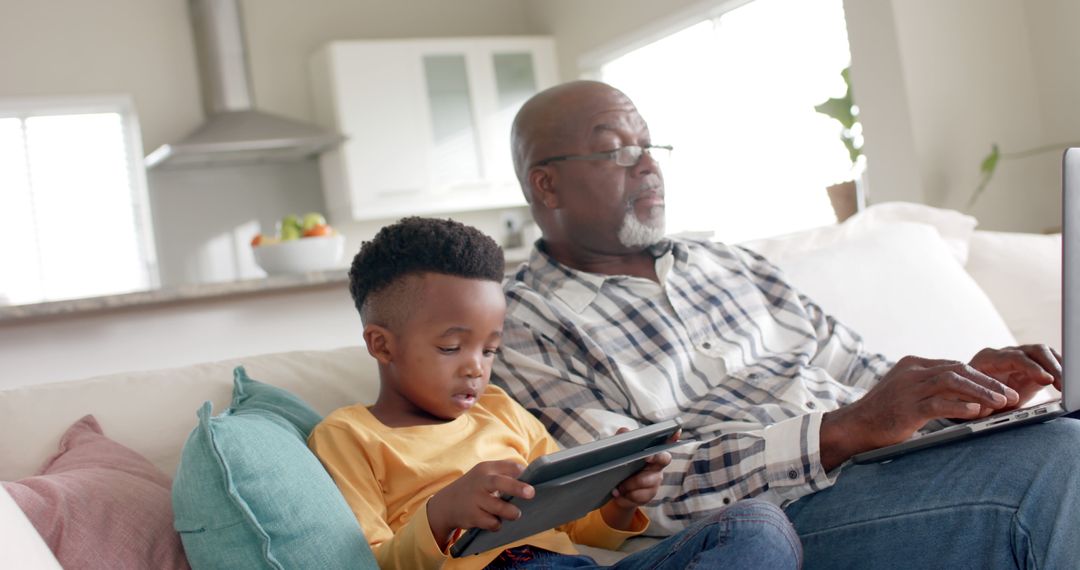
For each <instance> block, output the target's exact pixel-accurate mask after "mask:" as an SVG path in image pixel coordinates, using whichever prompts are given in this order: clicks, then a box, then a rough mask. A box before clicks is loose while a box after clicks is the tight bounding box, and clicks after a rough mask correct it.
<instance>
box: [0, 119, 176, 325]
mask: <svg viewBox="0 0 1080 570" xmlns="http://www.w3.org/2000/svg"><path fill="white" fill-rule="evenodd" d="M141 150H142V143H141V141H140V138H139V129H138V121H137V119H136V117H135V113H134V106H133V105H132V103H131V101H130V100H128V99H126V98H107V99H82V100H65V101H59V100H33V101H17V102H13V101H0V212H2V214H3V223H0V268H2V270H0V301H2V302H6V303H11V304H25V303H35V302H41V301H49V300H56V299H72V298H79V297H91V296H98V295H107V294H114V293H121V292H129V291H135V290H141V289H147V288H149V287H152V286H155V285H156V284H157V283H156V281H157V271H156V263H155V255H154V249H153V241H152V237H151V236H152V233H151V228H150V222H149V220H150V216H149V210H148V207H147V199H146V183H145V173H144V170H143V166H142V157H141Z"/></svg>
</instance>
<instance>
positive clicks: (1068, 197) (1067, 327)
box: [851, 148, 1080, 463]
mask: <svg viewBox="0 0 1080 570" xmlns="http://www.w3.org/2000/svg"><path fill="white" fill-rule="evenodd" d="M1061 180H1062V184H1061V186H1062V188H1061V223H1062V231H1063V232H1064V233H1063V235H1062V240H1061V241H1062V255H1061V277H1062V283H1061V295H1062V299H1061V300H1062V305H1061V307H1062V314H1061V324H1062V331H1061V332H1062V335H1061V344H1062V360H1063V362H1062V368H1063V378H1062V386H1061V398H1060V399H1056V400H1050V401H1043V402H1041V403H1039V404H1036V405H1029V406H1027V407H1024V408H1020V409H1016V410H1012V411H1008V412H1002V413H1000V414H995V415H992V416H988V417H985V418H982V419H979V420H972V421H969V422H962V423H957V424H955V425H951V426H949V427H946V428H944V429H941V430H939V431H935V432H932V433H927V434H916V435H915V436H914V437H912V438H911V439H909V440H907V441H904V442H901V443H898V444H896V445H890V446H887V447H882V448H880V449H874V450H871V451H867V452H865V453H860V454H858V455H856V456H854V457H852V458H851V459H852V461H854V462H855V463H875V462H879V461H887V460H890V459H894V458H896V457H898V456H900V455H904V454H907V453H911V452H913V451H918V450H920V449H926V448H928V447H934V446H937V445H941V444H944V443H949V442H953V441H958V440H962V439H967V438H970V437H975V436H981V435H986V434H990V433H993V432H996V431H998V430H1003V429H1011V428H1014V427H1017V426H1022V425H1025V424H1031V423H1039V422H1045V421H1047V420H1051V419H1053V418H1056V417H1058V416H1060V415H1062V414H1067V413H1070V412H1075V411H1077V410H1080V356H1076V355H1080V312H1078V311H1080V296H1077V295H1070V294H1068V292H1069V291H1070V290H1074V289H1076V288H1077V287H1080V148H1069V149H1066V150H1065V157H1064V159H1063V161H1062V172H1061ZM1074 346H1075V347H1077V348H1074ZM1070 354H1071V355H1073V357H1072V358H1071V359H1070V358H1068V355H1070Z"/></svg>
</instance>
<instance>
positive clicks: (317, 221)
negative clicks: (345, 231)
mask: <svg viewBox="0 0 1080 570" xmlns="http://www.w3.org/2000/svg"><path fill="white" fill-rule="evenodd" d="M325 224H326V218H324V217H323V215H322V214H320V213H318V212H308V213H306V214H304V220H303V223H301V224H300V231H301V233H302V232H306V231H308V230H310V229H311V228H313V227H315V226H322V225H325Z"/></svg>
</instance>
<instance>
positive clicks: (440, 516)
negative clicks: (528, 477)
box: [427, 461, 535, 550]
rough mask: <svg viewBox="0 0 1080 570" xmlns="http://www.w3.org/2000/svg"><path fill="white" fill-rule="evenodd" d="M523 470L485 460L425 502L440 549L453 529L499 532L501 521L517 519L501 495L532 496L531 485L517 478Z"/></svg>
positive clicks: (513, 464)
mask: <svg viewBox="0 0 1080 570" xmlns="http://www.w3.org/2000/svg"><path fill="white" fill-rule="evenodd" d="M524 470H525V466H523V465H521V464H520V463H516V462H514V461H484V462H482V463H477V464H476V466H475V467H473V468H472V469H470V470H469V471H468V472H467V473H465V474H464V475H462V476H461V477H459V478H458V479H457V480H456V481H454V482H453V483H451V484H449V485H447V486H446V487H443V489H442V490H441V491H439V492H438V493H435V494H434V495H432V497H431V498H430V499H428V503H427V515H428V525H430V526H431V533H432V534H433V535H434V536H435V541H436V542H437V543H438V544H439V549H440V550H445V549H446V545H447V543H448V542H449V541H450V534H451V533H452V532H453V531H454V529H458V528H473V527H476V528H482V529H484V530H498V528H499V525H500V524H502V521H503V520H516V519H517V518H518V517H520V516H521V511H520V510H518V508H517V507H515V506H514V505H511V504H510V503H508V502H506V501H505V500H503V499H502V498H500V495H503V496H511V497H520V498H522V499H531V498H532V497H533V495H534V494H535V491H534V490H533V488H532V486H530V485H529V484H527V483H522V482H521V481H518V479H517V478H518V476H519V475H521V472H522V471H524Z"/></svg>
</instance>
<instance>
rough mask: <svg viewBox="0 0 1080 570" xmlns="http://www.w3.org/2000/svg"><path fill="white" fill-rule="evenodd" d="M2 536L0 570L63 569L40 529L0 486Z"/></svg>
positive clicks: (0, 531) (0, 525) (0, 533)
mask: <svg viewBox="0 0 1080 570" xmlns="http://www.w3.org/2000/svg"><path fill="white" fill-rule="evenodd" d="M0 536H2V537H4V538H3V540H4V547H3V548H0V568H25V569H27V570H46V569H48V570H61V568H60V564H59V563H58V562H57V561H56V557H55V556H53V553H52V552H51V551H50V550H49V547H48V546H45V541H44V540H42V539H41V535H40V534H38V532H37V529H35V528H34V525H32V524H30V520H29V519H27V518H26V515H25V514H23V512H22V509H20V508H19V505H16V504H15V501H14V500H12V498H11V495H9V494H8V492H7V489H5V488H4V486H3V485H0Z"/></svg>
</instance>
